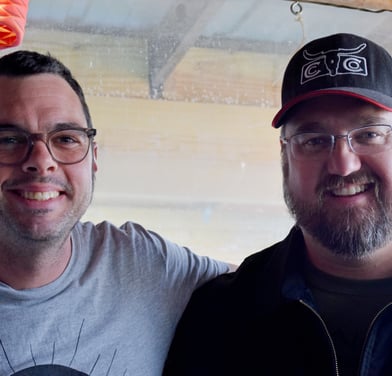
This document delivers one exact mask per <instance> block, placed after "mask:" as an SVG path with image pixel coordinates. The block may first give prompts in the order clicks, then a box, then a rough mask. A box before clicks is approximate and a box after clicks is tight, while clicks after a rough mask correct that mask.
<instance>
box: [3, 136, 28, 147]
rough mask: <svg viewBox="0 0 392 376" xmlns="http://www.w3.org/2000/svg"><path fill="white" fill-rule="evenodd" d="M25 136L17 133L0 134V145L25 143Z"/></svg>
mask: <svg viewBox="0 0 392 376" xmlns="http://www.w3.org/2000/svg"><path fill="white" fill-rule="evenodd" d="M25 143H26V138H25V137H21V136H18V135H10V136H0V145H3V146H5V145H20V144H25Z"/></svg>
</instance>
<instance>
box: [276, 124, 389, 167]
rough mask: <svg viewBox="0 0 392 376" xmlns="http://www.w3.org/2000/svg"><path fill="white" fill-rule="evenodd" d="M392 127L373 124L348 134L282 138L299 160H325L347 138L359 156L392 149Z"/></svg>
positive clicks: (312, 134)
mask: <svg viewBox="0 0 392 376" xmlns="http://www.w3.org/2000/svg"><path fill="white" fill-rule="evenodd" d="M391 132H392V125H389V124H371V125H367V126H364V127H360V128H355V129H351V130H350V131H349V132H347V134H341V135H333V134H328V133H318V132H304V133H298V134H295V135H293V136H290V137H281V138H280V139H281V142H282V143H283V144H288V145H289V147H290V152H291V154H292V156H293V158H294V159H297V160H323V159H326V158H328V157H329V156H330V154H331V153H332V151H333V149H334V148H335V144H336V140H337V139H339V138H342V139H343V138H345V139H346V140H347V143H348V146H349V147H350V150H351V151H352V152H353V153H355V154H359V155H366V154H376V153H380V152H383V151H386V150H389V149H391V148H392V139H391Z"/></svg>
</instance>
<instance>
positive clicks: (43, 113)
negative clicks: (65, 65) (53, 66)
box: [0, 73, 85, 126]
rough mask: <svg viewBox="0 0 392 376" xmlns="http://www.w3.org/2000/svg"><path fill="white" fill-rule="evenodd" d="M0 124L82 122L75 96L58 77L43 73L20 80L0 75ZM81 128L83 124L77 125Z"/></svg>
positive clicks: (22, 124) (77, 99)
mask: <svg viewBox="0 0 392 376" xmlns="http://www.w3.org/2000/svg"><path fill="white" fill-rule="evenodd" d="M0 87H1V88H6V90H0V123H4V122H11V123H14V124H16V125H21V126H25V125H33V126H34V125H41V124H42V123H47V124H48V125H49V124H51V123H56V122H68V121H72V122H78V123H79V122H81V121H82V122H84V123H85V119H84V113H83V108H82V105H81V103H80V100H79V97H78V96H77V94H76V93H75V92H74V91H73V90H72V88H71V87H70V85H69V84H68V83H67V82H66V81H65V80H64V79H63V78H62V77H60V76H57V75H55V74H49V73H43V74H36V75H29V76H22V77H7V76H0ZM81 125H84V124H81Z"/></svg>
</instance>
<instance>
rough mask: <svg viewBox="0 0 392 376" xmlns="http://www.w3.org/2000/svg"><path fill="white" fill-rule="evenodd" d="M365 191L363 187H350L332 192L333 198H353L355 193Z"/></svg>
mask: <svg viewBox="0 0 392 376" xmlns="http://www.w3.org/2000/svg"><path fill="white" fill-rule="evenodd" d="M364 190H365V185H351V186H349V187H343V188H339V189H334V190H332V193H333V194H334V195H335V196H353V195H355V194H357V193H360V192H363V191H364Z"/></svg>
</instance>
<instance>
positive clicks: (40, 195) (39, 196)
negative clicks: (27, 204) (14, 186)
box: [22, 191, 60, 201]
mask: <svg viewBox="0 0 392 376" xmlns="http://www.w3.org/2000/svg"><path fill="white" fill-rule="evenodd" d="M59 195H60V193H59V192H57V191H53V192H22V197H24V198H27V199H29V200H38V201H44V200H49V199H51V198H56V197H58V196H59Z"/></svg>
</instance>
